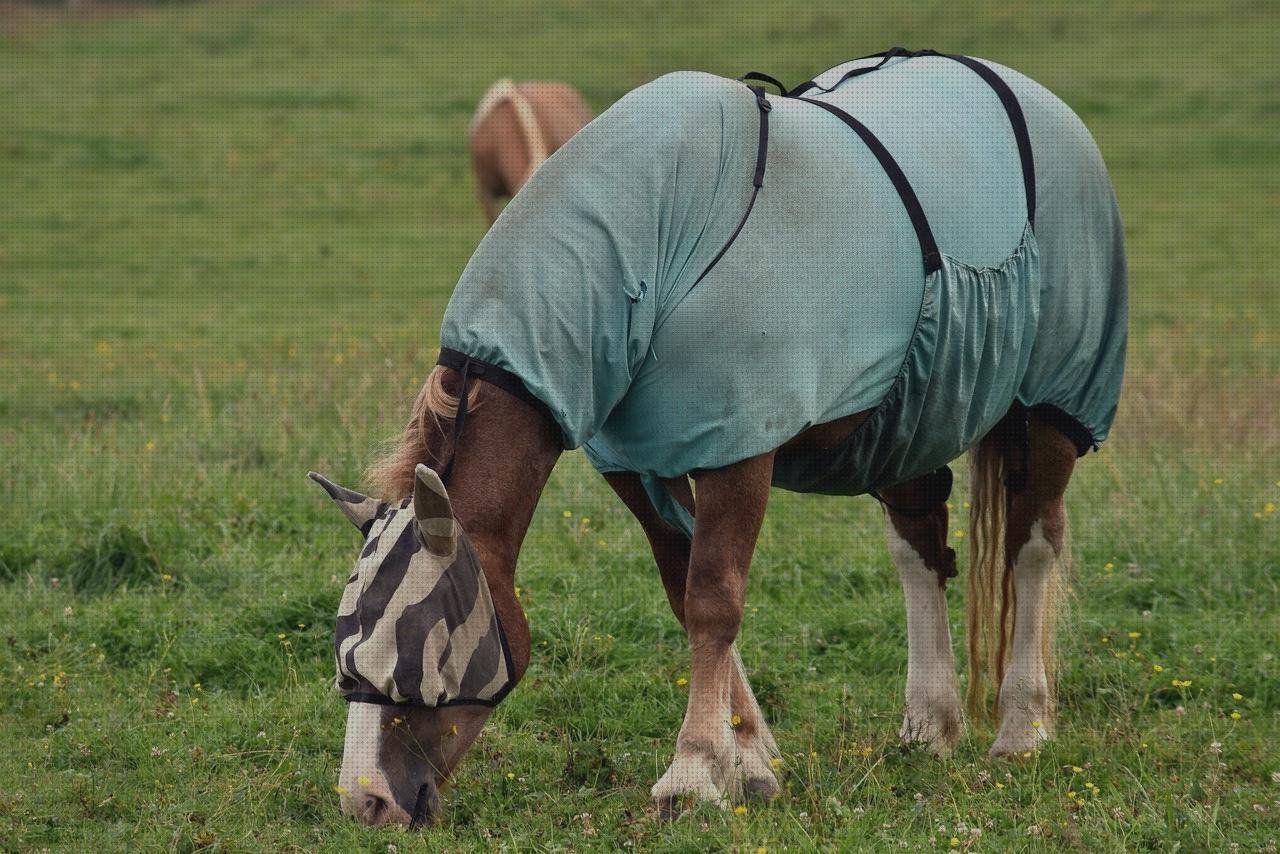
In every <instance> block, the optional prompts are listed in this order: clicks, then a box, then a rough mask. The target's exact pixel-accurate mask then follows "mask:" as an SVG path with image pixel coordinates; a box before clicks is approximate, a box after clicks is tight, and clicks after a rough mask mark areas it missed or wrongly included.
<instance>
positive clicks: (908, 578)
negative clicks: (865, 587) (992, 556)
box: [881, 475, 963, 756]
mask: <svg viewBox="0 0 1280 854" xmlns="http://www.w3.org/2000/svg"><path fill="white" fill-rule="evenodd" d="M936 484H937V480H936V476H933V475H926V476H924V477H921V478H917V479H915V480H912V481H908V482H906V483H903V484H899V485H897V486H894V487H891V488H889V489H886V490H882V491H881V498H882V500H883V501H884V503H885V507H886V511H887V512H886V514H885V515H886V519H885V530H886V536H887V539H888V541H889V554H890V556H891V557H892V559H893V563H894V566H895V567H897V570H898V577H899V579H900V580H901V581H902V593H903V596H904V598H905V599H906V605H907V691H906V694H907V696H906V706H907V707H906V713H905V715H904V716H903V720H902V730H901V732H900V737H901V739H902V743H903V744H912V743H919V744H924V745H925V746H927V747H928V748H929V750H930V751H932V752H933V753H934V754H936V755H938V756H949V755H950V754H951V751H952V750H953V749H954V747H955V745H956V742H957V741H959V739H960V735H961V732H962V729H963V723H962V720H961V715H960V691H959V687H958V683H957V681H956V668H955V657H954V654H953V652H952V649H951V629H950V625H949V623H948V617H947V595H946V579H947V578H948V577H950V576H951V575H954V574H955V552H954V551H953V550H951V549H950V548H948V547H947V505H946V499H947V492H946V491H942V492H940V491H938V490H937V488H936ZM949 489H950V477H947V479H946V490H947V491H949Z"/></svg>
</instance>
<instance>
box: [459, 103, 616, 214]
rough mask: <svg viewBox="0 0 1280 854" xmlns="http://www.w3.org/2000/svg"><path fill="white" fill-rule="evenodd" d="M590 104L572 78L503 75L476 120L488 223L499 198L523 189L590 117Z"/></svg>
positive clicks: (474, 145) (474, 148) (475, 159)
mask: <svg viewBox="0 0 1280 854" xmlns="http://www.w3.org/2000/svg"><path fill="white" fill-rule="evenodd" d="M589 121H591V107H590V105H589V104H587V102H586V100H585V99H584V98H583V97H582V96H581V95H580V94H578V91H577V90H576V89H574V88H573V87H572V86H570V85H569V84H567V83H557V82H554V81H530V82H525V83H513V82H512V81H510V80H508V79H505V78H504V79H502V80H499V81H498V82H497V83H495V84H493V86H492V87H491V88H490V89H489V91H488V92H486V93H485V96H484V97H483V98H482V99H481V100H480V104H479V106H477V107H476V114H475V117H474V118H472V120H471V130H470V138H471V165H472V167H473V168H474V169H475V173H476V189H477V194H478V195H479V198H480V205H481V206H482V207H483V208H484V213H485V216H486V217H488V218H489V223H490V224H491V225H492V224H493V221H494V220H496V219H497V218H498V213H499V210H498V201H499V199H502V198H510V197H511V196H514V195H515V194H516V193H517V192H519V191H520V188H521V187H523V186H524V184H525V182H526V181H528V180H529V176H530V175H532V174H533V172H534V170H535V169H537V168H538V167H539V166H541V165H542V162H543V161H544V160H546V159H547V157H549V156H550V155H551V154H552V153H553V152H554V151H555V150H556V149H558V148H559V147H560V146H562V145H564V144H565V142H567V141H568V139H569V137H571V136H573V135H574V134H575V133H577V132H578V130H579V129H581V128H582V126H583V125H585V124H586V123H587V122H589Z"/></svg>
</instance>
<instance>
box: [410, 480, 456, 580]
mask: <svg viewBox="0 0 1280 854" xmlns="http://www.w3.org/2000/svg"><path fill="white" fill-rule="evenodd" d="M413 515H414V516H416V517H417V519H418V536H419V537H421V538H422V544H423V545H424V546H426V547H427V551H429V552H431V553H432V554H434V555H439V556H441V557H447V556H449V555H451V554H453V552H454V549H455V548H456V547H457V545H458V528H457V523H455V522H454V521H453V503H452V502H450V501H449V493H448V492H446V491H445V488H444V483H442V482H441V480H440V475H438V474H436V473H435V472H434V471H432V470H431V469H430V468H428V467H427V466H424V465H422V464H421V463H419V464H418V467H417V468H416V469H414V478H413Z"/></svg>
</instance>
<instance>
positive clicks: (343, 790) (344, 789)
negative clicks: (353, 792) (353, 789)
mask: <svg viewBox="0 0 1280 854" xmlns="http://www.w3.org/2000/svg"><path fill="white" fill-rule="evenodd" d="M333 790H334V791H335V792H337V793H338V794H339V795H345V794H346V793H347V787H346V786H334V787H333Z"/></svg>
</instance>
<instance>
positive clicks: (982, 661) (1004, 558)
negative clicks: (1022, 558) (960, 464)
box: [965, 413, 1071, 722]
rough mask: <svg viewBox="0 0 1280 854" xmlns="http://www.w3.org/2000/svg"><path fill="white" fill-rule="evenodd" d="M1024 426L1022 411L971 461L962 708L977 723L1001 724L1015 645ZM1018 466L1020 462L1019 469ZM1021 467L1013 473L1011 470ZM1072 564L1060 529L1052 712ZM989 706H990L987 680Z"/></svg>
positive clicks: (1048, 629)
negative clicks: (1013, 543) (1015, 497)
mask: <svg viewBox="0 0 1280 854" xmlns="http://www.w3.org/2000/svg"><path fill="white" fill-rule="evenodd" d="M1026 430H1027V427H1026V422H1025V421H1023V420H1021V416H1020V415H1019V414H1017V413H1010V415H1009V416H1007V417H1006V419H1005V420H1004V421H1002V422H1000V424H998V425H997V426H996V428H995V429H994V430H992V431H991V432H990V433H988V434H987V435H986V436H985V437H984V438H983V439H982V441H981V442H979V443H978V444H977V446H976V447H974V449H973V451H972V453H971V454H970V458H969V471H970V479H971V485H970V492H971V499H970V500H971V504H972V509H971V510H970V511H969V589H968V597H967V598H968V601H967V610H968V644H969V687H968V691H967V692H966V696H965V705H966V707H967V709H968V712H969V715H970V717H972V718H975V719H980V718H985V717H987V716H988V715H990V717H991V718H993V719H996V720H997V722H998V718H999V713H1000V684H1001V683H1002V682H1003V681H1004V672H1005V667H1006V665H1007V664H1008V658H1009V650H1010V647H1011V645H1012V642H1013V629H1014V619H1015V614H1016V610H1017V596H1016V592H1015V588H1014V573H1013V570H1014V568H1013V561H1014V558H1015V557H1016V555H1011V554H1009V553H1008V550H1007V549H1006V547H1005V546H1006V542H1007V535H1006V534H1007V527H1008V514H1009V506H1010V500H1011V496H1010V490H1009V487H1008V483H1009V481H1010V478H1011V476H1012V478H1013V479H1014V480H1015V481H1023V482H1024V483H1025V479H1026V477H1027V471H1026V464H1027V463H1026V447H1027V445H1026V443H1027V442H1028V441H1029V438H1028V436H1027V433H1026ZM1019 462H1020V463H1021V465H1019ZM1013 466H1018V468H1017V469H1016V470H1011V467H1013ZM1070 563H1071V550H1070V544H1069V541H1068V539H1067V533H1066V531H1065V530H1064V532H1063V542H1062V548H1061V551H1060V553H1059V555H1058V559H1057V560H1056V561H1054V569H1053V573H1054V574H1053V577H1052V578H1050V579H1048V582H1047V588H1048V589H1047V593H1046V600H1045V611H1044V623H1043V634H1042V635H1041V638H1040V652H1041V656H1042V659H1043V661H1044V669H1045V676H1046V677H1047V679H1048V688H1049V708H1053V707H1054V706H1055V705H1056V699H1055V694H1056V691H1055V679H1054V675H1055V670H1056V666H1055V665H1056V661H1055V641H1056V639H1057V634H1058V633H1057V618H1058V604H1059V602H1060V601H1061V600H1062V592H1063V591H1062V589H1061V588H1062V586H1063V581H1064V579H1065V578H1066V576H1067V572H1066V568H1067V567H1069V566H1070ZM988 681H990V683H991V694H992V696H991V703H990V705H987V704H986V699H987V693H988V692H987V682H988Z"/></svg>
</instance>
